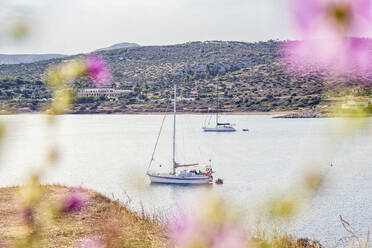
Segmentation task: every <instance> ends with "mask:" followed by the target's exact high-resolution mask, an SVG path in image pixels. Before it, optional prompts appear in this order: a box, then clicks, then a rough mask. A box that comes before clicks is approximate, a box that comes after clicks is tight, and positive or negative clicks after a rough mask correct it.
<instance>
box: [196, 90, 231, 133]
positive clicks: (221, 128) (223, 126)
mask: <svg viewBox="0 0 372 248" xmlns="http://www.w3.org/2000/svg"><path fill="white" fill-rule="evenodd" d="M216 92H217V108H216V126H215V127H207V126H203V127H202V129H203V131H204V132H235V131H236V129H235V128H234V127H233V125H232V124H230V123H222V122H219V115H218V111H219V101H218V83H217V87H216Z"/></svg>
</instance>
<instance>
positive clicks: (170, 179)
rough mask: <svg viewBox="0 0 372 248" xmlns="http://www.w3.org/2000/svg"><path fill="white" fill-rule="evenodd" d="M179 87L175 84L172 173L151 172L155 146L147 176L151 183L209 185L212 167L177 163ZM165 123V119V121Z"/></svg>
mask: <svg viewBox="0 0 372 248" xmlns="http://www.w3.org/2000/svg"><path fill="white" fill-rule="evenodd" d="M176 99H177V86H176V84H174V104H173V153H172V171H171V172H169V173H159V172H154V171H150V170H149V169H150V166H151V163H152V161H153V160H154V154H155V151H156V146H157V143H158V140H159V136H160V132H161V131H160V132H159V136H158V140H157V142H156V144H155V148H154V151H153V155H152V158H151V161H150V164H149V169H148V171H147V175H148V177H149V179H150V181H151V183H165V184H207V183H211V182H213V176H212V174H213V170H212V167H211V165H209V166H201V165H199V164H198V163H195V164H179V163H177V162H176V116H177V105H176ZM163 123H164V119H163Z"/></svg>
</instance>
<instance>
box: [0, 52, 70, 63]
mask: <svg viewBox="0 0 372 248" xmlns="http://www.w3.org/2000/svg"><path fill="white" fill-rule="evenodd" d="M65 56H66V55H62V54H14V55H13V54H0V65H1V64H20V63H33V62H38V61H42V60H48V59H54V58H63V57H65Z"/></svg>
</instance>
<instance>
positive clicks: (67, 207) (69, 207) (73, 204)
mask: <svg viewBox="0 0 372 248" xmlns="http://www.w3.org/2000/svg"><path fill="white" fill-rule="evenodd" d="M88 200H89V194H88V192H86V191H84V190H81V189H72V190H70V191H69V192H68V193H67V195H66V196H65V198H64V199H63V200H62V203H61V208H60V210H61V212H65V213H67V212H73V211H77V210H79V209H80V208H81V207H82V206H83V205H84V204H85V203H86V202H87V201H88Z"/></svg>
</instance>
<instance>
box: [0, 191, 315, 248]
mask: <svg viewBox="0 0 372 248" xmlns="http://www.w3.org/2000/svg"><path fill="white" fill-rule="evenodd" d="M70 190H71V188H68V187H63V186H58V185H48V186H42V192H43V197H42V201H41V202H42V203H41V204H40V209H44V210H43V211H40V212H39V213H38V214H37V215H35V216H36V218H37V219H39V221H38V222H39V223H41V222H42V227H39V230H41V232H40V234H41V244H40V246H38V247H51V248H53V247H61V248H62V247H81V246H77V245H78V244H79V242H81V241H82V240H84V239H87V238H90V237H98V238H99V239H101V240H105V246H104V247H108V248H109V247H114V248H115V247H144V248H146V247H151V248H158V247H172V246H169V242H168V240H167V235H166V232H165V227H164V226H163V225H162V224H160V223H158V222H157V221H154V220H151V219H150V218H147V217H145V216H140V215H138V214H136V213H133V212H132V211H130V210H128V208H126V207H125V206H123V205H122V204H120V203H119V202H118V201H112V200H111V199H109V198H107V197H106V196H103V195H102V194H99V193H97V192H94V191H87V192H86V193H87V194H89V200H88V201H87V202H86V203H85V204H84V205H83V206H82V208H81V209H79V211H76V212H71V213H67V214H64V215H58V216H54V217H53V218H50V216H51V214H50V213H48V211H45V208H43V202H44V203H53V202H58V201H59V199H61V198H62V197H63V196H64V195H66V194H68V192H69V191H70ZM19 191H20V187H7V188H0V247H1V248H3V247H7V248H8V247H9V248H13V247H17V246H16V244H17V240H19V239H20V237H22V236H25V233H27V228H26V226H25V223H24V218H23V219H22V216H20V213H19V209H18V207H17V206H19V197H18V196H19V195H18V194H19ZM45 216H48V218H45ZM46 219H49V221H45V220H46ZM40 220H42V221H40ZM36 222H37V221H36ZM258 236H260V238H251V239H250V240H249V241H248V243H247V247H253V248H287V247H288V248H305V247H306V248H320V247H322V246H321V245H320V243H319V242H317V241H312V240H309V239H296V238H293V237H292V236H288V235H275V236H274V237H272V238H270V239H269V240H270V241H268V239H267V237H266V238H264V237H265V235H264V234H260V235H258ZM247 238H248V237H247ZM167 244H168V245H167ZM18 247H27V246H18ZM83 247H101V246H83ZM102 247H103V246H102ZM201 247H204V246H201ZM205 248H207V247H205Z"/></svg>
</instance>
